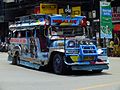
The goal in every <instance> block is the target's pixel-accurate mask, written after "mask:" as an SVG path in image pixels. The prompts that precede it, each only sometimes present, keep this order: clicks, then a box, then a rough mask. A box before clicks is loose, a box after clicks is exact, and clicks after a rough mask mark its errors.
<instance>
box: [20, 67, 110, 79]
mask: <svg viewBox="0 0 120 90" xmlns="http://www.w3.org/2000/svg"><path fill="white" fill-rule="evenodd" d="M19 67H23V68H26V69H31V70H35V71H37V72H44V73H46V74H53V75H58V74H55V73H54V72H53V71H52V70H51V71H48V70H46V69H45V68H40V69H39V70H38V69H34V68H30V67H27V66H22V65H19ZM99 75H112V74H111V73H108V72H106V71H103V72H100V73H95V72H92V71H71V70H70V71H69V72H67V73H65V74H62V75H60V76H71V77H75V76H99Z"/></svg>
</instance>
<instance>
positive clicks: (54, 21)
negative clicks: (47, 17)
mask: <svg viewBox="0 0 120 90" xmlns="http://www.w3.org/2000/svg"><path fill="white" fill-rule="evenodd" d="M76 22H77V20H53V23H75V24H76Z"/></svg>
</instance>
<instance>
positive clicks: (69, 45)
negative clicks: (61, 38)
mask: <svg viewBox="0 0 120 90" xmlns="http://www.w3.org/2000/svg"><path fill="white" fill-rule="evenodd" d="M67 47H70V48H73V47H75V42H74V41H68V44H67Z"/></svg>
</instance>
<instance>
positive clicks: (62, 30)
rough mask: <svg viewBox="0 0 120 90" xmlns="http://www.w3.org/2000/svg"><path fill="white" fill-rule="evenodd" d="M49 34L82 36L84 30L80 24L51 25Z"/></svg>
mask: <svg viewBox="0 0 120 90" xmlns="http://www.w3.org/2000/svg"><path fill="white" fill-rule="evenodd" d="M51 32H55V33H51V35H58V36H63V35H64V36H69V37H70V36H72V37H73V36H83V35H84V30H83V28H82V27H80V26H62V27H53V28H52V31H51Z"/></svg>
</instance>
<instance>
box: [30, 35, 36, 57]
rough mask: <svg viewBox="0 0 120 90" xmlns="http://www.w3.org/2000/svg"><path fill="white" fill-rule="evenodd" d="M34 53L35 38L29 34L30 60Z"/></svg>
mask: <svg viewBox="0 0 120 90" xmlns="http://www.w3.org/2000/svg"><path fill="white" fill-rule="evenodd" d="M35 52H36V45H35V38H34V37H33V35H32V34H31V37H30V53H31V57H32V58H34V57H35Z"/></svg>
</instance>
